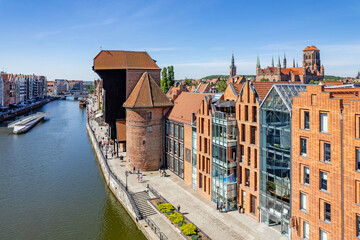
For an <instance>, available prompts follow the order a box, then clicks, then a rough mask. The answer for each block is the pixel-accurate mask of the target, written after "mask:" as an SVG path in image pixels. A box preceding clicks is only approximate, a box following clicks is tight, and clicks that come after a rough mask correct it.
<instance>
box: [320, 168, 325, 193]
mask: <svg viewBox="0 0 360 240" xmlns="http://www.w3.org/2000/svg"><path fill="white" fill-rule="evenodd" d="M320 189H321V190H325V191H327V173H326V172H320Z"/></svg>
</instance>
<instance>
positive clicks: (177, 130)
mask: <svg viewBox="0 0 360 240" xmlns="http://www.w3.org/2000/svg"><path fill="white" fill-rule="evenodd" d="M178 134H179V126H178V125H175V137H176V138H178Z"/></svg>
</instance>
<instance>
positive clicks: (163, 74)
mask: <svg viewBox="0 0 360 240" xmlns="http://www.w3.org/2000/svg"><path fill="white" fill-rule="evenodd" d="M167 82H168V76H167V68H166V67H164V68H163V70H162V72H161V80H160V88H161V90H162V91H163V93H165V94H166V93H167V92H168V90H169V89H168V88H167Z"/></svg>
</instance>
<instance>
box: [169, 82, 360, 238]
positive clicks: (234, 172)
mask: <svg viewBox="0 0 360 240" xmlns="http://www.w3.org/2000/svg"><path fill="white" fill-rule="evenodd" d="M359 91H360V88H356V87H349V88H336V87H335V88H330V87H325V86H315V85H306V84H292V83H289V82H256V81H249V80H246V81H239V82H237V83H236V82H230V83H229V84H228V86H227V89H226V91H225V92H224V93H192V92H181V93H180V94H179V96H177V97H176V99H175V100H174V107H173V108H172V109H171V110H170V111H169V113H168V114H167V115H166V121H165V125H166V126H165V159H166V164H167V167H168V168H169V169H170V170H171V171H173V172H174V173H175V174H176V175H178V176H179V177H180V178H182V179H183V180H184V181H185V183H187V184H188V185H191V186H192V187H193V189H195V190H196V191H198V192H199V193H201V194H202V195H203V196H205V197H206V198H208V199H209V200H211V201H212V202H214V203H216V204H217V205H218V206H219V205H220V204H221V205H222V206H225V207H226V209H227V210H229V211H230V210H235V209H240V210H241V212H244V213H245V214H247V215H249V216H250V217H252V218H253V219H255V220H257V221H260V222H263V223H265V224H267V225H269V226H275V229H278V230H279V231H280V232H281V233H282V234H284V235H286V236H288V237H289V238H291V239H357V238H358V237H359V236H360V173H359V172H360V140H359V139H360V104H359V100H360V99H359V97H360V95H359V94H360V93H359Z"/></svg>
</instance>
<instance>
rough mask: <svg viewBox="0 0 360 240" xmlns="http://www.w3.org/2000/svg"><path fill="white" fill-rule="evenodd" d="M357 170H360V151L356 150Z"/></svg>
mask: <svg viewBox="0 0 360 240" xmlns="http://www.w3.org/2000/svg"><path fill="white" fill-rule="evenodd" d="M356 170H358V171H359V170H360V149H356Z"/></svg>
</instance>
